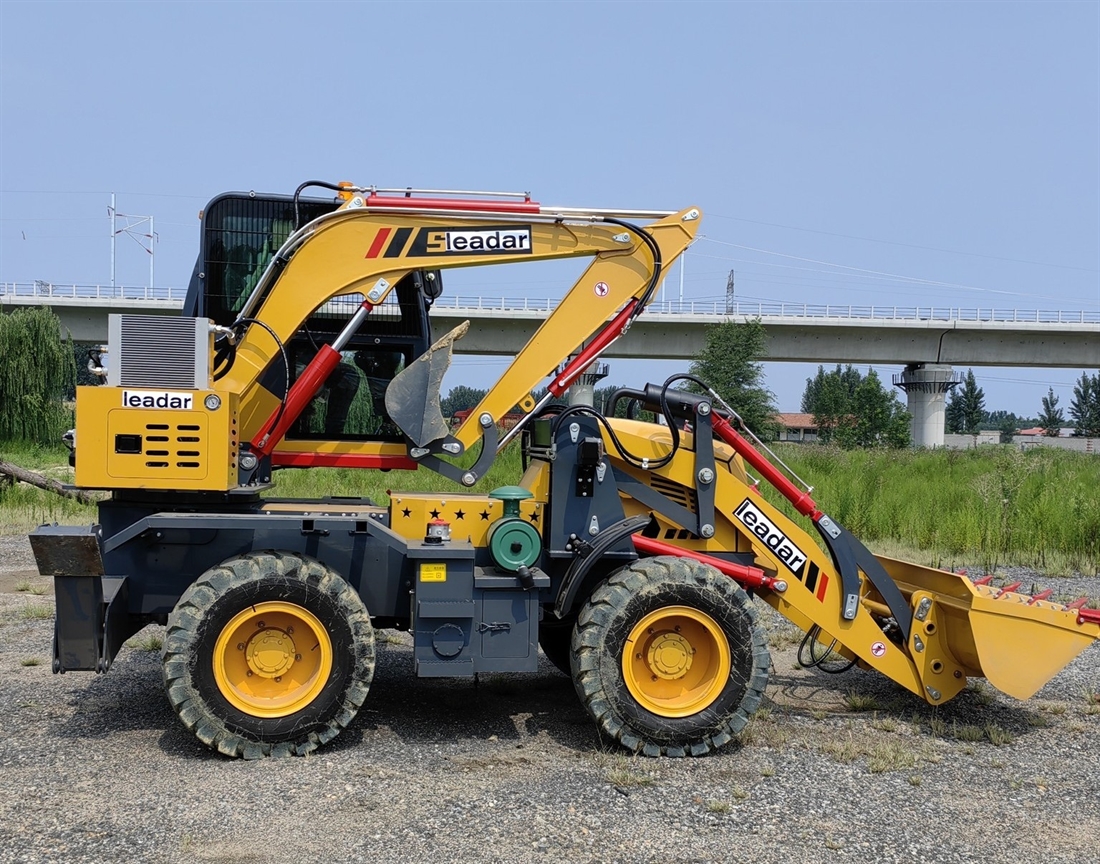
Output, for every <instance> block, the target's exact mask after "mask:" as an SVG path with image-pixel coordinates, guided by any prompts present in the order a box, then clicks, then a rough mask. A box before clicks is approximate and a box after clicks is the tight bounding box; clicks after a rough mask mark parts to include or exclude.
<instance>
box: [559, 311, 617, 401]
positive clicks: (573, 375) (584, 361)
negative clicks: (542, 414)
mask: <svg viewBox="0 0 1100 864" xmlns="http://www.w3.org/2000/svg"><path fill="white" fill-rule="evenodd" d="M637 305H638V301H637V299H634V300H631V301H630V302H629V303H627V304H626V305H625V306H624V307H623V308H622V310H621V311H620V312H619V314H618V315H616V316H615V317H614V318H612V319H611V323H610V324H608V325H607V326H606V327H604V328H603V330H601V331H600V333H599V335H598V336H597V337H596V338H595V339H593V340H592V341H591V342H590V343H588V345H586V346H585V347H584V349H583V350H582V351H581V353H580V354H578V355H577V356H576V357H574V358H573V359H572V360H570V361H569V363H567V364H566V366H565V369H563V370H562V372H561V374H560V375H558V377H556V378H555V379H554V380H553V381H551V382H550V386H549V388H547V389H548V390H549V391H550V392H551V393H553V394H554V395H555V396H561V394H562V393H564V392H565V391H566V390H568V389H569V388H570V387H571V386H572V385H573V382H574V381H576V380H577V379H578V378H579V377H580V376H581V373H583V372H584V370H585V369H587V368H588V367H589V366H590V365H591V364H592V362H593V361H595V360H596V359H598V358H599V356H600V354H602V353H603V351H604V350H605V349H606V348H607V346H608V345H610V344H611V343H612V342H614V341H615V340H616V339H618V338H619V337H620V336H622V335H623V330H624V329H625V328H626V325H627V324H629V323H630V319H631V316H632V315H633V314H634V308H635V307H636V306H637Z"/></svg>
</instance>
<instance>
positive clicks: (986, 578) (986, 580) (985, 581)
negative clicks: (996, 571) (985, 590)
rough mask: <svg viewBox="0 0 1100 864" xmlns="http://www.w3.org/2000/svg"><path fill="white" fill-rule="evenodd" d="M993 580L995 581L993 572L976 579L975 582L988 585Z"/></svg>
mask: <svg viewBox="0 0 1100 864" xmlns="http://www.w3.org/2000/svg"><path fill="white" fill-rule="evenodd" d="M992 581H993V574H992V573H990V574H989V575H988V576H983V577H982V578H981V579H975V580H974V584H975V585H988V584H989V583H990V582H992Z"/></svg>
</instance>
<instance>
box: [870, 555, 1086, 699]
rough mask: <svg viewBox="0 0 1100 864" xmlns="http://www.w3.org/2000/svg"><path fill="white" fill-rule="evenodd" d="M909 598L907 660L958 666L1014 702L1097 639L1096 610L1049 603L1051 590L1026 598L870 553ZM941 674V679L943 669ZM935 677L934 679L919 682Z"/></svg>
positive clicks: (986, 583)
mask: <svg viewBox="0 0 1100 864" xmlns="http://www.w3.org/2000/svg"><path fill="white" fill-rule="evenodd" d="M875 557H876V558H878V560H879V562H880V563H881V564H882V566H883V567H884V568H885V570H886V572H887V573H889V574H890V576H891V577H892V578H893V580H894V581H895V582H896V583H897V584H898V587H899V588H900V589H901V591H902V593H903V594H904V595H905V596H907V597H909V598H910V601H911V605H912V608H913V610H914V621H913V631H912V632H913V635H912V636H911V637H910V639H911V642H912V641H913V640H916V642H915V643H914V645H917V646H919V648H914V647H913V646H912V645H911V650H914V651H915V652H919V654H918V653H914V654H913V656H914V657H917V656H920V655H924V654H927V656H928V657H929V658H933V659H931V660H930V666H931V671H932V673H935V672H936V666H935V664H936V662H937V659H935V658H934V655H935V654H936V652H937V651H940V652H941V653H943V654H944V655H946V656H943V657H941V658H939V661H938V662H939V663H940V667H939V668H940V669H947V670H949V669H951V668H952V667H955V668H958V669H959V670H960V671H961V672H963V674H965V675H966V676H967V677H984V678H985V679H986V680H987V681H989V683H990V684H992V685H993V686H994V687H996V688H997V689H998V690H1000V691H1002V692H1004V693H1007V694H1008V695H1009V696H1013V697H1015V698H1017V699H1027V698H1029V697H1031V696H1033V695H1034V694H1035V693H1036V692H1037V691H1038V690H1039V689H1040V688H1041V687H1042V686H1043V685H1044V684H1046V683H1047V681H1049V680H1050V679H1051V678H1053V677H1054V676H1055V675H1057V674H1058V672H1059V671H1061V669H1062V668H1063V667H1065V666H1066V664H1068V663H1069V662H1070V661H1071V660H1073V658H1074V657H1076V656H1077V655H1078V654H1080V653H1081V652H1082V651H1083V650H1084V649H1085V648H1087V647H1088V646H1089V645H1091V644H1092V643H1093V642H1094V641H1095V640H1096V639H1098V638H1100V610H1096V609H1086V608H1084V600H1083V599H1082V600H1079V601H1076V602H1073V603H1069V604H1063V603H1059V602H1055V601H1052V600H1051V599H1049V598H1050V596H1051V594H1052V593H1053V592H1051V591H1042V592H1040V593H1038V594H1035V595H1031V594H1026V593H1021V592H1020V591H1018V590H1017V589H1019V588H1020V584H1019V583H1016V584H1014V585H1007V586H1005V587H1003V588H995V587H993V586H992V585H991V584H990V583H991V582H992V577H989V576H987V577H984V578H982V579H977V580H975V581H971V580H970V579H968V578H967V577H966V576H964V575H961V574H956V573H949V572H947V571H946V570H937V569H935V568H932V567H921V566H920V565H917V564H910V563H908V562H905V561H898V560H896V559H893V558H886V557H883V556H875ZM944 674H948V673H947V672H946V671H945V672H944ZM925 680H926V681H928V680H932V681H934V680H935V674H933V675H931V676H929V677H928V678H926V679H925Z"/></svg>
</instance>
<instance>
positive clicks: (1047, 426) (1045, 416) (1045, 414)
mask: <svg viewBox="0 0 1100 864" xmlns="http://www.w3.org/2000/svg"><path fill="white" fill-rule="evenodd" d="M1065 423H1066V418H1065V416H1063V414H1062V409H1061V408H1059V407H1058V397H1057V396H1055V395H1054V388H1053V387H1048V388H1047V395H1046V396H1044V397H1043V410H1042V411H1041V412H1040V414H1039V425H1040V426H1042V427H1043V434H1044V435H1045V436H1046V437H1047V438H1057V437H1058V432H1059V430H1060V429H1061V428H1062V427H1063V426H1064V425H1065Z"/></svg>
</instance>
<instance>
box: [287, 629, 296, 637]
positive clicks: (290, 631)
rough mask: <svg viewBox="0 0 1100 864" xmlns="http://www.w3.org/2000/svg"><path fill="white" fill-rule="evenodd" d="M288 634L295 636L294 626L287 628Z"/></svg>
mask: <svg viewBox="0 0 1100 864" xmlns="http://www.w3.org/2000/svg"><path fill="white" fill-rule="evenodd" d="M286 635H287V636H293V635H294V628H293V627H287V628H286Z"/></svg>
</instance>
